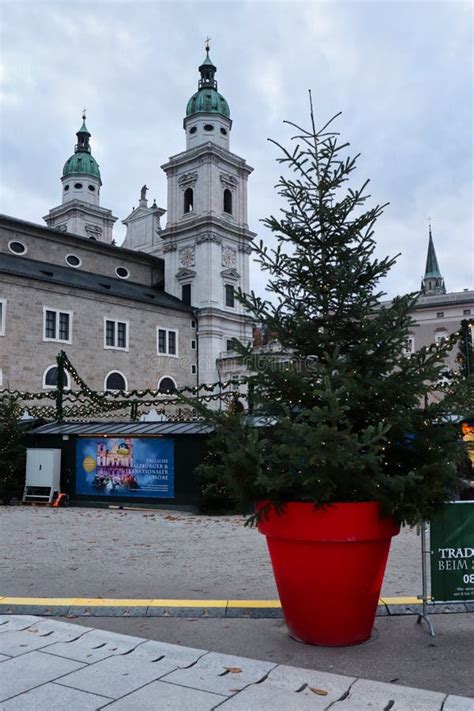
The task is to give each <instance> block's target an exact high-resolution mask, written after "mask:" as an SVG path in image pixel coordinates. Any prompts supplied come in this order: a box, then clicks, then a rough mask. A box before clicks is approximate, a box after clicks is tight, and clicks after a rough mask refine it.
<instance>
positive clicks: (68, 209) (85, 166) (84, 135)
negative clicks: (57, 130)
mask: <svg viewBox="0 0 474 711" xmlns="http://www.w3.org/2000/svg"><path fill="white" fill-rule="evenodd" d="M76 136H77V143H76V145H75V147H74V153H73V155H72V156H71V157H70V158H68V160H67V161H66V163H65V164H64V168H63V175H62V178H61V182H62V186H63V189H62V204H61V205H59V207H54V208H53V209H52V210H50V211H49V213H48V215H46V217H44V218H43V219H44V220H45V222H46V224H47V225H48V227H55V228H56V229H59V230H63V231H64V232H73V233H74V234H77V235H82V236H83V237H91V238H93V239H97V240H101V241H102V242H112V228H113V225H114V222H115V221H116V219H117V218H116V217H114V216H113V215H112V212H111V210H106V209H105V208H103V207H100V188H101V186H102V180H101V178H100V170H99V165H98V163H97V161H96V160H95V158H94V157H93V155H92V153H91V147H90V143H89V139H90V137H91V134H90V133H89V131H88V129H87V126H86V117H85V115H83V116H82V126H81V127H80V129H79V131H78V132H77V133H76Z"/></svg>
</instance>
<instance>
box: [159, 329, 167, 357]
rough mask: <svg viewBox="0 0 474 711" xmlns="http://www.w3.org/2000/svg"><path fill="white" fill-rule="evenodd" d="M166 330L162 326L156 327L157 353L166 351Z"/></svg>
mask: <svg viewBox="0 0 474 711" xmlns="http://www.w3.org/2000/svg"><path fill="white" fill-rule="evenodd" d="M166 352H167V351H166V331H165V330H164V328H159V329H158V353H166Z"/></svg>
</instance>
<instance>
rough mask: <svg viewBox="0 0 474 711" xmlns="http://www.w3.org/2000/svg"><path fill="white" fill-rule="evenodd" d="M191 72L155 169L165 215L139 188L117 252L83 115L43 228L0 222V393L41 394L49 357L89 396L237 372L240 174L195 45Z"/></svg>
mask: <svg viewBox="0 0 474 711" xmlns="http://www.w3.org/2000/svg"><path fill="white" fill-rule="evenodd" d="M199 72H200V77H201V78H200V80H199V84H198V89H197V91H196V93H195V94H194V95H193V96H192V97H191V99H190V100H189V102H188V104H187V108H186V116H185V118H184V130H185V135H186V148H185V150H184V151H183V152H182V153H179V154H178V155H175V156H172V157H171V158H169V160H168V162H167V163H165V164H164V165H163V166H162V168H163V170H164V172H165V174H166V176H167V180H168V200H167V209H166V210H165V209H164V208H161V207H158V206H157V205H156V203H155V202H154V203H153V205H151V206H149V205H148V200H147V197H146V193H147V187H146V186H143V188H142V190H141V195H140V200H139V204H138V207H137V208H136V209H134V210H132V212H131V213H130V214H129V215H128V216H127V217H126V218H125V219H124V220H123V223H124V224H125V226H126V229H127V232H126V237H125V241H124V243H123V245H122V246H121V247H118V246H116V244H115V242H114V240H113V226H114V223H115V222H116V220H117V217H115V216H114V215H113V214H112V212H111V210H108V209H106V208H104V207H102V206H101V204H100V192H101V187H102V180H101V174H100V169H99V165H98V163H97V161H96V160H95V158H94V157H93V155H92V149H91V144H90V139H91V134H90V132H89V130H88V128H87V126H86V122H85V116H83V123H82V125H81V127H80V129H79V131H78V132H77V134H76V135H77V142H76V145H75V148H74V153H73V155H72V156H71V157H70V158H68V160H67V161H66V163H65V165H64V168H63V174H62V177H61V183H62V200H61V204H60V205H59V206H58V207H55V208H53V209H51V210H50V211H49V213H48V214H47V215H46V216H45V217H44V220H45V222H46V225H47V227H43V226H40V225H35V224H31V223H27V222H24V221H22V220H19V219H16V218H12V217H8V216H1V217H0V281H1V288H0V387H7V388H10V389H12V390H14V389H18V390H25V391H29V392H37V391H39V390H41V389H48V388H54V387H55V385H56V377H57V371H56V368H55V365H54V363H55V357H56V355H57V353H58V352H59V350H65V351H66V352H67V354H68V355H69V357H70V359H71V361H72V362H73V363H74V365H75V367H76V369H77V371H78V372H79V373H80V374H81V376H82V377H83V378H84V380H85V381H86V382H87V383H88V384H89V385H90V387H92V388H93V389H95V390H121V389H125V390H128V389H135V388H145V387H147V388H156V389H160V390H162V391H164V392H167V391H169V390H170V389H173V388H175V387H177V388H179V387H183V386H195V385H199V384H202V383H204V384H211V383H214V382H217V381H219V380H226V379H228V378H229V377H232V376H235V375H236V374H238V372H239V367H240V366H239V364H238V359H236V358H235V353H234V352H233V343H234V339H238V340H239V341H241V342H249V341H250V340H251V338H252V321H251V319H250V318H249V317H248V316H247V315H245V313H244V312H243V310H242V307H241V305H240V303H239V302H238V300H237V298H236V291H237V289H239V288H240V289H242V290H244V291H248V289H249V255H250V252H251V247H250V244H251V241H252V239H253V238H254V236H255V234H254V233H253V232H251V231H250V230H249V226H248V218H247V180H248V177H249V175H250V173H251V172H252V168H251V167H250V166H249V165H247V163H246V161H245V160H244V159H243V158H241V157H239V156H237V155H236V154H234V153H232V152H231V151H230V134H231V130H232V120H231V118H230V111H229V106H228V104H227V102H226V100H225V99H224V97H223V96H222V95H221V94H220V93H219V92H218V90H217V82H216V79H215V74H216V67H215V65H214V64H213V63H212V61H211V59H210V56H209V47H206V57H205V60H204V62H203V63H202V65H201V66H200V67H199ZM165 215H166V224H165V225H163V224H162V220H163V218H164V216H165ZM68 386H70V387H72V383H70V382H69V381H68Z"/></svg>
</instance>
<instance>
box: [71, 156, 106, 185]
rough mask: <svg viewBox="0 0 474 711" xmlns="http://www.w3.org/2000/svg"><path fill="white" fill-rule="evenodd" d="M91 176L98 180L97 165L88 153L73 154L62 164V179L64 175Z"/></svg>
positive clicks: (98, 171)
mask: <svg viewBox="0 0 474 711" xmlns="http://www.w3.org/2000/svg"><path fill="white" fill-rule="evenodd" d="M76 174H78V175H93V176H94V177H95V178H99V180H100V170H99V164H98V163H97V161H96V159H95V158H94V156H92V155H91V154H90V153H74V155H72V156H71V157H70V158H68V159H67V161H66V162H65V163H64V168H63V177H64V176H66V175H76Z"/></svg>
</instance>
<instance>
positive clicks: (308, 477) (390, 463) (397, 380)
mask: <svg viewBox="0 0 474 711" xmlns="http://www.w3.org/2000/svg"><path fill="white" fill-rule="evenodd" d="M337 116H338V115H336V116H335V117H333V118H332V119H331V120H330V121H329V122H328V123H327V124H326V125H325V126H323V128H322V129H320V130H318V129H317V128H316V126H315V121H314V116H313V110H312V108H311V126H310V128H309V130H305V129H303V128H300V127H299V126H297V125H295V124H292V123H290V124H289V125H290V126H292V127H293V128H294V129H296V131H297V135H296V136H295V137H294V139H293V140H294V141H295V145H294V147H293V148H292V149H288V148H285V147H283V146H281V145H279V144H276V145H278V147H279V149H280V150H281V157H280V158H279V159H278V160H279V162H280V163H281V164H282V166H283V167H284V168H285V169H287V170H286V171H285V172H286V175H285V176H283V177H281V178H280V180H279V182H278V184H277V188H278V192H279V195H280V196H281V198H282V199H283V201H284V206H283V208H282V210H281V214H280V215H279V216H278V217H275V216H271V217H270V218H268V219H266V220H264V224H265V225H266V226H267V227H268V228H269V229H270V230H271V232H272V233H273V235H274V236H275V237H276V240H277V246H276V248H275V249H269V248H268V247H266V246H265V245H264V244H263V242H260V243H259V244H258V245H256V246H255V247H254V251H255V254H256V258H257V261H258V263H259V264H260V268H261V270H262V271H263V272H266V273H268V275H269V280H268V291H269V292H270V293H271V294H272V299H271V300H266V299H262V298H260V297H257V296H256V295H255V294H254V293H253V292H252V293H251V294H245V293H240V295H239V298H240V300H241V302H242V303H243V305H244V306H245V307H246V309H247V310H248V311H249V312H250V313H251V314H252V315H253V316H254V317H255V318H256V319H257V320H258V321H260V322H261V323H262V324H263V326H264V327H265V329H266V330H267V332H268V333H271V334H274V336H275V338H276V339H277V340H278V342H279V344H280V348H281V354H280V355H279V356H276V355H275V354H274V353H267V354H265V353H262V352H260V353H256V352H255V350H254V349H253V348H252V347H251V346H249V347H247V348H244V347H243V346H240V351H241V354H242V355H243V356H244V358H245V359H246V362H247V364H248V366H249V368H250V370H251V371H253V372H254V373H255V375H254V376H253V377H252V378H251V379H250V383H249V386H250V388H251V389H252V390H253V400H254V403H255V405H254V414H255V415H258V416H259V418H260V419H259V424H260V425H262V419H261V418H266V424H267V426H260V427H255V426H254V425H255V421H254V420H252V418H249V417H248V416H246V415H238V414H236V413H227V414H224V415H222V414H219V415H211V417H212V418H213V419H214V422H215V424H216V437H215V439H214V443H213V444H212V446H211V449H212V457H213V462H210V463H209V464H207V465H205V466H204V467H203V471H207V473H209V471H210V470H211V469H214V471H215V470H216V469H215V467H216V463H215V461H216V457H220V462H221V464H220V471H221V474H222V476H223V477H224V478H225V481H226V486H227V487H228V488H232V489H233V491H234V492H235V494H236V495H239V497H240V499H241V501H242V503H243V505H244V506H248V505H249V503H251V502H252V501H255V500H258V499H269V500H271V501H273V502H274V503H276V504H277V505H278V504H281V503H283V502H285V501H291V500H296V501H312V502H314V503H315V504H316V505H322V504H329V503H332V502H337V501H367V500H376V501H379V502H381V504H382V506H383V510H384V511H385V512H386V513H387V514H391V515H393V516H394V517H395V518H396V519H398V520H400V521H406V522H409V523H414V522H415V521H418V520H420V519H422V518H423V519H427V518H430V516H431V515H432V513H433V512H434V511H435V510H436V508H437V507H439V505H440V504H441V503H442V502H443V501H444V500H445V499H446V498H447V497H449V496H450V495H451V494H452V491H453V490H454V489H455V488H456V459H457V456H458V454H459V452H458V450H459V447H456V436H455V433H454V431H453V429H452V428H450V427H449V426H440V425H439V424H438V423H439V419H440V417H441V415H442V412H443V411H442V408H441V407H440V405H439V403H437V402H435V401H434V399H433V398H432V394H433V393H434V391H435V390H436V385H435V383H436V382H437V381H439V379H440V374H441V372H442V370H443V368H444V367H445V366H444V364H443V362H444V359H445V357H446V355H447V354H448V352H449V350H450V349H452V348H453V346H454V343H455V338H454V337H452V338H449V339H448V340H447V341H446V342H444V343H441V344H433V345H431V346H429V347H426V348H422V349H421V350H420V351H418V352H416V353H414V354H408V353H406V352H405V345H406V341H407V338H408V334H409V330H410V327H411V326H412V323H413V321H412V318H411V316H410V312H411V311H412V309H413V307H414V305H415V302H416V299H417V296H418V294H408V295H404V296H400V297H397V298H395V299H394V300H393V301H392V302H390V303H386V304H383V303H381V300H382V297H383V296H384V294H383V292H382V291H381V290H380V287H379V281H380V279H382V278H383V277H385V276H386V274H387V273H388V271H389V270H390V269H391V267H392V266H393V264H394V263H395V258H385V259H377V258H376V257H375V255H374V252H375V246H376V243H375V239H374V226H375V223H376V220H377V218H378V217H379V216H380V215H381V214H382V211H383V209H384V207H385V206H380V205H376V206H375V207H367V205H366V202H367V200H368V198H369V197H370V196H369V195H368V194H367V185H368V181H366V182H365V183H364V184H363V185H362V187H361V188H355V187H352V178H353V173H354V170H355V168H356V162H357V158H358V156H355V157H347V156H346V155H345V152H346V149H347V147H348V145H349V144H348V143H341V142H340V140H339V136H338V134H337V133H336V132H334V131H333V129H332V125H333V121H334V120H335V119H336V118H337ZM287 123H289V122H287ZM349 181H351V182H349ZM264 422H265V420H264Z"/></svg>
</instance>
